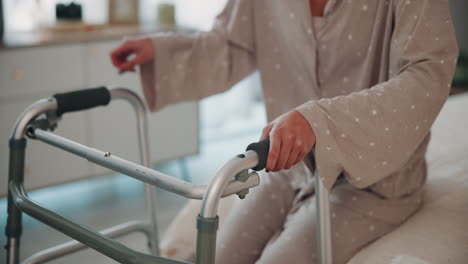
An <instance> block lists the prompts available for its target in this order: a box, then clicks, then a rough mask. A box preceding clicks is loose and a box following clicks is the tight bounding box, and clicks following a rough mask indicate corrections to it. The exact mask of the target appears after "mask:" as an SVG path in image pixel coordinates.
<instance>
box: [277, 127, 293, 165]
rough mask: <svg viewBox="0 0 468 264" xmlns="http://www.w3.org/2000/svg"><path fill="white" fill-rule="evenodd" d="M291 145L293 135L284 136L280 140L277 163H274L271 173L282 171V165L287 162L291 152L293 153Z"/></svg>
mask: <svg viewBox="0 0 468 264" xmlns="http://www.w3.org/2000/svg"><path fill="white" fill-rule="evenodd" d="M293 144H294V136H293V135H286V136H284V135H283V137H282V138H281V149H280V153H279V157H278V161H277V162H276V165H275V168H274V169H273V171H280V170H283V169H284V165H286V162H288V159H289V157H290V156H291V152H292V151H293Z"/></svg>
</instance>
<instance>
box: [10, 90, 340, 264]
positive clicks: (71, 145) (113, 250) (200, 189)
mask: <svg viewBox="0 0 468 264" xmlns="http://www.w3.org/2000/svg"><path fill="white" fill-rule="evenodd" d="M111 91H114V92H111V94H112V99H117V98H120V99H127V100H129V99H130V100H129V101H130V102H131V103H132V104H133V105H134V107H135V106H136V107H135V110H136V112H137V119H138V120H143V122H141V121H138V122H139V123H138V124H139V127H138V128H139V142H140V144H142V145H143V147H142V148H141V149H140V157H141V159H142V161H143V164H148V163H149V151H148V149H147V144H144V143H147V133H146V130H147V129H146V128H147V124H146V121H145V120H146V116H145V108H144V106H142V105H143V104H142V102H141V100H140V99H139V97H138V96H137V95H136V94H134V93H133V92H131V91H129V90H126V89H123V88H117V89H115V90H111ZM131 98H136V99H137V100H134V99H131ZM140 106H142V107H140ZM56 109H57V104H56V102H55V100H54V99H46V100H40V101H38V102H37V103H35V104H33V105H31V106H30V107H29V108H28V109H27V110H26V111H25V112H23V114H22V115H21V116H20V118H19V119H18V121H17V123H16V125H15V128H14V130H13V133H12V140H16V141H20V140H23V141H24V140H25V138H24V135H25V133H26V129H27V127H28V125H29V124H30V122H31V121H33V120H34V119H35V118H37V117H38V116H39V115H40V114H42V113H48V112H53V111H55V110H56ZM34 136H35V137H36V138H37V139H40V140H41V141H43V142H46V143H48V144H51V145H53V146H56V147H59V148H61V149H63V150H66V151H69V152H71V153H74V154H76V155H79V156H81V157H84V158H87V159H88V160H90V161H91V162H94V163H96V164H99V165H102V166H104V167H107V168H110V169H112V170H116V171H119V172H122V173H124V174H127V175H129V176H131V177H134V178H136V179H138V180H142V181H144V182H146V183H147V184H151V185H156V186H159V187H161V188H164V189H166V190H169V191H171V192H175V193H178V194H181V195H184V196H186V197H190V198H195V199H200V198H201V197H203V201H202V207H201V210H200V215H199V218H198V224H197V228H198V238H197V262H196V263H197V264H214V263H215V250H216V232H217V225H218V217H217V209H218V204H219V200H220V199H221V197H224V196H228V195H231V194H234V193H240V192H241V191H244V190H248V189H249V188H251V187H254V186H257V185H258V184H259V179H258V175H257V174H256V173H255V172H251V173H250V174H249V178H248V179H247V181H246V182H244V183H242V182H237V181H234V180H233V177H234V176H236V175H238V174H240V173H243V172H245V171H247V170H248V169H250V168H252V167H255V166H256V165H257V163H258V156H257V154H256V153H255V152H253V151H247V152H245V153H244V154H241V155H238V156H237V157H235V158H233V159H231V160H230V161H228V162H227V163H225V164H224V165H223V166H222V167H220V168H219V169H218V171H217V173H216V175H215V177H214V178H213V179H212V181H211V182H210V184H209V186H208V188H205V186H195V185H193V184H189V183H186V182H184V181H181V180H178V179H175V178H172V177H170V176H168V175H164V174H162V173H159V172H156V171H153V170H151V169H148V168H146V167H145V166H140V165H137V164H134V163H131V162H129V161H126V160H124V159H121V158H118V157H114V156H112V155H109V154H108V153H106V152H101V151H98V150H95V149H91V148H87V147H86V146H83V145H80V144H78V143H75V142H72V141H70V140H67V139H65V138H61V137H59V136H57V135H54V134H53V133H49V132H47V131H43V130H41V129H34ZM24 149H25V144H24ZM24 149H23V151H24ZM11 153H13V152H11ZM23 156H24V153H23ZM23 159H24V157H23ZM23 163H24V160H23ZM11 164H15V163H14V162H13V163H12V162H11V160H10V166H11ZM22 166H24V164H23V165H22ZM22 170H23V168H20V170H19V171H20V172H19V173H18V172H16V173H11V172H10V182H9V202H10V200H12V202H13V203H14V205H15V207H16V208H17V210H21V211H23V212H25V213H27V214H29V215H30V216H32V217H34V218H36V219H38V220H39V221H41V222H43V223H45V224H47V225H49V226H51V227H53V228H55V229H57V230H58V231H60V232H62V233H64V234H66V235H68V236H70V237H72V238H74V239H76V240H77V241H70V242H67V243H65V244H62V245H58V246H56V247H53V248H49V249H47V250H46V251H42V252H39V253H37V254H35V255H33V256H31V257H30V258H28V259H27V260H26V261H25V263H28V264H31V263H42V262H43V261H47V260H51V259H53V258H56V257H58V256H63V255H65V254H68V253H70V252H75V251H77V250H79V249H81V248H84V247H86V246H88V247H91V248H94V249H95V250H97V251H99V252H101V253H103V254H104V255H106V256H108V257H110V258H112V259H114V260H116V261H119V262H121V263H143V264H146V263H148V264H149V263H153V264H154V263H161V264H171V263H185V262H181V261H176V260H170V259H165V258H161V257H158V256H152V255H147V254H142V253H140V252H136V251H134V250H132V249H129V248H127V247H125V246H123V245H122V244H120V243H118V242H116V241H114V240H112V239H110V238H108V237H107V236H105V235H108V236H111V237H118V236H121V235H124V234H127V233H130V232H132V231H133V230H132V229H135V230H140V231H143V232H145V231H144V230H146V231H147V230H148V229H147V228H143V225H141V223H135V222H133V223H126V224H122V225H119V226H115V227H111V228H108V229H106V230H103V233H105V235H103V234H100V233H98V232H96V231H94V230H91V229H88V228H86V227H83V226H81V225H78V224H76V223H74V222H73V221H71V220H70V219H67V218H65V217H63V216H61V215H59V214H57V213H54V212H52V211H50V210H48V209H47V208H45V207H43V206H41V205H39V204H37V203H36V202H34V201H32V200H31V199H29V198H28V196H27V193H26V191H25V190H24V187H23V182H22V177H23V175H19V176H18V175H16V174H21V173H22V172H21V171H22ZM10 171H11V167H10ZM12 175H13V176H12ZM12 178H13V179H12ZM16 178H21V179H19V180H18V179H16ZM315 180H316V191H317V199H316V200H317V210H318V219H317V249H318V250H317V251H318V252H317V253H318V255H319V263H321V264H331V263H332V251H331V232H330V211H329V193H328V190H326V188H325V187H324V186H323V183H322V181H321V180H320V177H319V175H318V172H317V170H316V171H315ZM145 188H146V187H145ZM147 188H149V192H148V194H147V195H146V196H145V198H146V199H147V200H148V199H149V200H148V203H147V208H148V210H152V209H153V208H154V193H153V192H152V186H150V185H148V187H147ZM145 190H146V189H145ZM9 204H10V203H9ZM9 209H10V208H9ZM9 213H10V211H9ZM150 217H151V218H152V219H155V214H154V213H153V214H151V216H150ZM19 219H20V221H21V218H19ZM155 230H156V229H155V226H151V227H150V231H149V232H148V231H147V232H146V234H148V233H149V234H155ZM78 241H80V242H81V243H83V244H85V245H86V246H84V245H82V244H80V242H78ZM156 243H157V242H156ZM152 249H153V250H154V244H152ZM199 256H201V257H199ZM7 259H9V262H8V264H17V263H19V236H18V237H8V254H7Z"/></svg>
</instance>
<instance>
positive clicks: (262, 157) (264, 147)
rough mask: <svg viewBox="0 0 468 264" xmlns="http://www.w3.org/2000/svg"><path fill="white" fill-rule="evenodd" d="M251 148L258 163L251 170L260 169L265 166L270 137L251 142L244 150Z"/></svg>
mask: <svg viewBox="0 0 468 264" xmlns="http://www.w3.org/2000/svg"><path fill="white" fill-rule="evenodd" d="M248 150H253V151H255V152H257V155H258V164H257V166H255V167H253V168H252V170H255V171H261V170H263V169H264V168H265V167H266V163H267V160H268V152H269V150H270V138H266V139H264V140H262V141H260V142H256V143H252V144H250V145H248V146H247V149H246V151H248Z"/></svg>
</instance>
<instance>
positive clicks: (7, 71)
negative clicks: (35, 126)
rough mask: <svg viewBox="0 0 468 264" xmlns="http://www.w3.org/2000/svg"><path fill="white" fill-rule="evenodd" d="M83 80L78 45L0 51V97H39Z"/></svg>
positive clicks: (66, 89) (78, 86) (78, 85)
mask: <svg viewBox="0 0 468 264" xmlns="http://www.w3.org/2000/svg"><path fill="white" fill-rule="evenodd" d="M83 84H84V82H83V46H82V45H66V46H60V45H57V46H50V47H41V48H24V49H18V50H6V51H2V52H0V89H1V93H0V97H7V98H11V97H15V98H22V97H24V96H31V95H34V96H36V97H37V96H40V97H43V96H48V95H50V94H52V93H55V92H58V91H68V90H72V89H79V88H83V87H82V85H83Z"/></svg>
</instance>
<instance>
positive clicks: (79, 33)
mask: <svg viewBox="0 0 468 264" xmlns="http://www.w3.org/2000/svg"><path fill="white" fill-rule="evenodd" d="M193 31H194V30H190V29H188V28H184V27H158V26H156V25H89V24H88V25H86V24H77V25H61V26H57V27H54V28H50V29H45V30H40V31H31V32H5V33H4V36H3V39H2V40H1V42H0V51H2V50H8V49H17V48H28V47H38V46H49V45H63V44H74V43H81V42H92V41H104V40H114V39H115V40H118V39H121V38H123V37H124V36H137V35H148V34H154V33H159V32H186V33H189V32H193Z"/></svg>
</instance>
